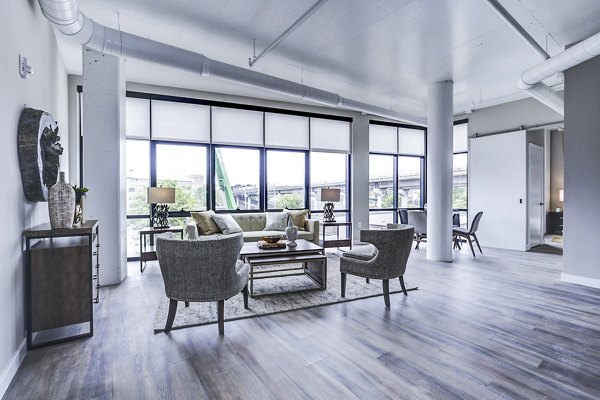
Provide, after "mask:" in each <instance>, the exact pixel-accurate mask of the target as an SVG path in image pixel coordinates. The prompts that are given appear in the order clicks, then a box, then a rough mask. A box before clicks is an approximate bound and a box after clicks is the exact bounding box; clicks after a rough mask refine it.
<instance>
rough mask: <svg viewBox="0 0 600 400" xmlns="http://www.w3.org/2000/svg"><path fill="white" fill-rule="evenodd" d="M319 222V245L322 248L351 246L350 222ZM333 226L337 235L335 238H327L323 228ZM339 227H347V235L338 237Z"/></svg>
mask: <svg viewBox="0 0 600 400" xmlns="http://www.w3.org/2000/svg"><path fill="white" fill-rule="evenodd" d="M319 223H320V224H321V231H322V234H321V238H320V240H319V245H320V246H321V247H323V248H324V249H326V248H330V247H337V248H340V247H350V248H352V222H350V221H348V222H325V221H320V222H319ZM330 226H333V227H335V228H336V231H337V235H336V238H335V239H331V238H327V237H326V235H325V228H328V227H330ZM340 227H345V228H347V230H348V231H347V232H348V235H344V237H341V238H340Z"/></svg>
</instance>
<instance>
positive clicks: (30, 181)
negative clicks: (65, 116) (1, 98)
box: [17, 108, 63, 201]
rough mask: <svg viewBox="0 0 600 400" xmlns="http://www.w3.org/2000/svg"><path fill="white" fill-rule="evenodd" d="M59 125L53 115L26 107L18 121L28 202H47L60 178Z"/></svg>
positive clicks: (23, 179) (19, 149)
mask: <svg viewBox="0 0 600 400" xmlns="http://www.w3.org/2000/svg"><path fill="white" fill-rule="evenodd" d="M59 142H60V136H58V124H57V123H56V121H55V120H54V118H52V115H50V113H47V112H45V111H41V110H35V109H33V108H24V109H23V111H22V112H21V118H19V130H18V133H17V146H18V152H19V168H20V170H21V181H22V182H23V192H24V193H25V197H26V198H27V200H29V201H47V200H48V189H49V188H51V187H52V186H53V185H54V184H55V183H56V180H57V177H58V167H59V165H60V155H61V154H62V152H63V148H62V146H61V145H60V143H59Z"/></svg>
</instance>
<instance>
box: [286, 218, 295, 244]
mask: <svg viewBox="0 0 600 400" xmlns="http://www.w3.org/2000/svg"><path fill="white" fill-rule="evenodd" d="M285 236H286V237H287V245H288V246H289V247H296V246H297V244H296V239H298V228H297V227H296V225H294V221H292V217H289V218H288V224H287V228H285Z"/></svg>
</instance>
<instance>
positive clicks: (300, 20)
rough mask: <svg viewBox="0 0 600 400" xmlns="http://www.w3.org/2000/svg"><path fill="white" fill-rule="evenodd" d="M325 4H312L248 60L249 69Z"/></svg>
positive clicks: (322, 1)
mask: <svg viewBox="0 0 600 400" xmlns="http://www.w3.org/2000/svg"><path fill="white" fill-rule="evenodd" d="M326 2H327V0H318V1H317V2H316V3H315V4H313V5H312V6H311V7H310V8H309V9H308V10H306V12H305V13H304V14H302V15H301V16H300V18H298V19H297V20H296V21H294V23H293V24H292V25H290V27H289V28H287V29H286V30H285V31H284V32H283V33H282V34H281V35H279V37H277V39H275V41H273V43H271V44H270V45H268V46H267V48H266V49H264V50H263V51H262V52H261V53H260V54H259V55H257V56H254V57H253V58H249V59H248V65H250V66H251V67H252V66H254V64H256V63H257V62H258V60H259V59H260V58H261V57H264V56H266V55H267V54H269V53H270V52H271V50H273V49H274V48H275V47H277V45H278V44H279V43H280V42H281V41H282V40H283V39H285V38H286V37H288V36H289V35H290V33H292V32H293V31H295V30H296V28H298V27H299V26H300V25H302V23H303V22H304V21H306V20H307V19H308V17H310V16H311V15H313V14H314V12H315V11H317V10H318V9H319V8H321V6H322V5H323V4H325V3H326ZM255 54H256V53H255Z"/></svg>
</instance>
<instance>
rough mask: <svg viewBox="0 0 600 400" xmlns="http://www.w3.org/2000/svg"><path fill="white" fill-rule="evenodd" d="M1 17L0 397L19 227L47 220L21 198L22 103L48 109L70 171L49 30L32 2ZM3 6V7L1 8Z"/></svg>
mask: <svg viewBox="0 0 600 400" xmlns="http://www.w3.org/2000/svg"><path fill="white" fill-rule="evenodd" d="M5 3H6V4H4V2H3V5H4V6H5V9H4V10H3V12H2V13H0V43H1V48H2V51H1V52H0V120H1V121H2V137H3V146H2V147H1V148H0V171H2V196H0V210H2V240H0V260H2V263H1V264H0V265H1V267H0V321H2V328H1V329H0V397H2V395H3V394H4V391H5V389H6V387H7V386H8V384H9V382H10V380H11V379H12V376H13V374H14V373H15V371H16V368H17V367H18V365H19V363H20V361H21V357H22V356H23V355H24V351H25V347H24V344H25V343H24V340H25V319H24V315H25V306H24V296H25V295H24V285H25V284H24V274H23V271H24V269H23V240H22V232H23V230H24V229H28V228H31V227H33V226H36V225H39V224H41V223H45V222H48V206H47V203H30V202H28V201H26V200H25V197H24V195H23V188H22V184H21V175H20V172H19V163H18V157H17V146H16V134H17V124H18V120H19V116H20V114H21V110H22V108H23V105H24V104H27V105H28V106H29V107H33V108H37V109H42V110H46V111H49V112H50V113H51V114H52V115H53V117H54V119H56V120H57V121H58V123H59V129H60V130H59V134H60V137H61V144H62V146H63V148H64V153H63V156H62V157H61V170H64V171H65V172H67V178H68V171H69V170H68V167H69V162H68V161H69V159H68V154H69V144H68V138H69V135H68V126H69V124H68V111H67V73H66V71H65V68H64V65H63V63H62V59H61V57H60V55H59V51H58V46H57V43H56V39H55V36H54V32H53V30H52V28H51V27H50V24H49V23H48V21H47V20H46V19H45V18H44V17H43V16H42V14H41V12H40V10H39V6H38V5H37V2H34V1H8V2H5ZM6 7H8V8H6ZM19 54H22V55H24V56H26V57H27V58H28V61H29V64H30V65H32V66H33V69H34V74H33V75H32V76H31V77H30V78H29V79H22V78H21V77H20V75H19V72H18V68H17V66H18V60H19Z"/></svg>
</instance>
